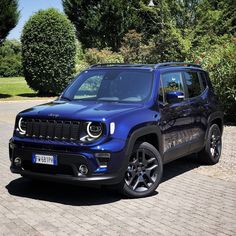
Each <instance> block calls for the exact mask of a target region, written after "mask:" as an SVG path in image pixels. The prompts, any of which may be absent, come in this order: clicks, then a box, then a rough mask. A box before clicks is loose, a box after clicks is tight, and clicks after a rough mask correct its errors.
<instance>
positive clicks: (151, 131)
mask: <svg viewBox="0 0 236 236" xmlns="http://www.w3.org/2000/svg"><path fill="white" fill-rule="evenodd" d="M137 141H145V142H148V143H150V144H152V145H153V146H154V147H155V148H156V149H157V150H158V151H159V152H160V154H161V156H162V139H161V131H160V129H159V127H158V126H157V125H149V126H146V127H142V128H138V129H136V130H135V131H133V132H132V133H131V134H130V135H129V138H128V141H127V148H126V156H130V155H131V153H132V151H133V148H134V145H135V143H136V142H137Z"/></svg>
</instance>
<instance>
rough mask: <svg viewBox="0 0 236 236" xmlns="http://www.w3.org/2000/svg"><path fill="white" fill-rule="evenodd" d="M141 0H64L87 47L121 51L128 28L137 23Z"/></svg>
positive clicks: (68, 14) (69, 15)
mask: <svg viewBox="0 0 236 236" xmlns="http://www.w3.org/2000/svg"><path fill="white" fill-rule="evenodd" d="M138 2H139V1H138V0H131V1H127V0H110V1H107V0H96V1H95V0H89V1H88V0H63V7H64V12H65V13H66V15H67V16H68V18H69V19H70V20H71V21H72V22H73V24H74V25H75V27H76V30H77V38H78V39H79V41H80V42H81V43H82V45H83V47H84V48H99V49H102V48H107V47H108V48H111V49H112V50H113V51H118V49H119V48H120V46H121V41H122V38H123V37H124V35H125V33H127V32H128V29H130V28H134V27H135V22H136V21H137V9H136V5H138Z"/></svg>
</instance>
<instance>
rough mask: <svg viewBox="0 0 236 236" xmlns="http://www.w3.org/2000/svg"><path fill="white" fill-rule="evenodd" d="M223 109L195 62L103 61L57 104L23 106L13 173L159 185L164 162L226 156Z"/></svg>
mask: <svg viewBox="0 0 236 236" xmlns="http://www.w3.org/2000/svg"><path fill="white" fill-rule="evenodd" d="M222 132H223V113H222V111H221V109H220V106H219V103H218V99H217V97H216V96H215V94H214V91H213V88H212V85H211V82H210V80H209V76H208V73H207V72H206V71H204V70H203V69H202V68H201V67H200V66H199V65H195V64H191V63H176V62H173V63H170V62H169V63H160V64H156V65H146V64H133V65H132V64H100V65H94V66H91V67H90V68H89V69H87V70H85V71H83V72H82V73H80V74H79V75H78V76H77V77H76V78H75V79H74V80H73V81H72V82H71V84H70V85H69V86H68V87H67V88H66V89H65V91H64V92H63V93H62V94H61V95H60V97H59V98H58V99H56V100H55V101H53V102H50V103H47V104H43V105H39V106H35V107H33V108H30V109H27V110H25V111H22V112H20V113H19V114H18V115H17V117H16V122H15V129H14V134H13V137H12V138H11V140H10V143H9V155H10V161H11V167H10V168H11V171H12V172H13V173H17V174H20V175H22V176H25V177H30V178H32V179H43V180H54V181H64V182H71V183H78V184H81V185H99V186H100V185H101V186H103V185H110V186H111V185H112V186H116V187H117V188H118V189H119V190H121V191H122V192H123V193H124V194H125V195H127V196H129V197H145V196H148V195H150V194H152V193H153V192H154V191H155V189H156V188H157V187H158V185H159V183H160V181H161V178H162V172H163V164H165V163H168V162H170V161H173V160H175V159H177V158H180V157H183V156H186V155H189V154H192V153H197V154H198V156H199V159H201V160H202V161H203V162H204V163H206V164H215V163H217V162H218V161H219V158H220V155H221V147H222V142H221V136H222Z"/></svg>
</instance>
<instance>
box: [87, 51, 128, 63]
mask: <svg viewBox="0 0 236 236" xmlns="http://www.w3.org/2000/svg"><path fill="white" fill-rule="evenodd" d="M84 58H85V61H86V62H87V63H88V64H90V65H93V64H102V63H122V62H124V59H123V57H122V55H121V54H120V53H116V52H112V51H111V50H110V49H109V48H105V49H102V50H101V51H99V50H98V49H96V48H89V49H87V50H86V51H85V55H84Z"/></svg>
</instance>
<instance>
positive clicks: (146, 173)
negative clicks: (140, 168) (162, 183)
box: [145, 171, 154, 184]
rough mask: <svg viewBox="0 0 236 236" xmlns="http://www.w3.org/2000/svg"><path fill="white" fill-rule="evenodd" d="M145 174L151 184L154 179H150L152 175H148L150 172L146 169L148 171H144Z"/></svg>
mask: <svg viewBox="0 0 236 236" xmlns="http://www.w3.org/2000/svg"><path fill="white" fill-rule="evenodd" d="M145 176H147V178H148V181H149V182H150V183H151V184H153V183H154V181H153V179H152V177H151V175H150V172H149V171H148V172H145Z"/></svg>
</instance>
